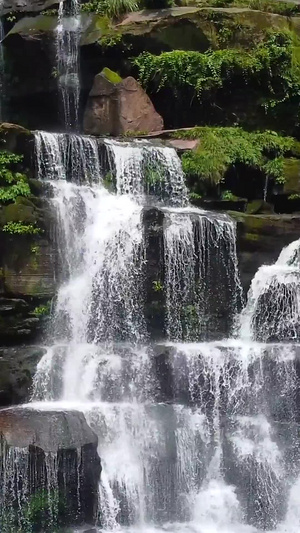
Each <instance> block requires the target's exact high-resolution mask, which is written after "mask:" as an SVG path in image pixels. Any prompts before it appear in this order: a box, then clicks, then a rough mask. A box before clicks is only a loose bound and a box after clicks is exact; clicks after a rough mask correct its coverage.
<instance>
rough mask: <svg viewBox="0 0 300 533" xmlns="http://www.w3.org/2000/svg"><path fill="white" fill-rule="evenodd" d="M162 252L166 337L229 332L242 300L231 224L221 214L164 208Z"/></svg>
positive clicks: (189, 209) (188, 336)
mask: <svg viewBox="0 0 300 533" xmlns="http://www.w3.org/2000/svg"><path fill="white" fill-rule="evenodd" d="M164 254H165V258H164V264H165V290H166V308H167V324H166V329H167V336H168V338H169V339H174V340H180V339H183V338H185V339H187V340H192V339H197V338H199V336H201V335H203V334H205V333H206V332H207V331H209V330H210V331H215V332H218V333H220V332H222V329H224V326H225V332H226V331H229V329H230V323H231V322H232V320H233V317H234V315H235V313H236V312H237V309H238V308H239V307H240V306H241V301H242V289H241V285H240V282H239V273H238V264H237V255H236V246H235V223H234V222H233V221H232V220H231V219H230V218H229V217H227V216H226V215H218V216H214V215H213V214H209V213H207V212H205V211H203V212H201V211H199V210H196V209H195V210H194V211H193V210H192V209H191V208H185V209H180V210H178V209H176V210H170V209H168V210H166V211H165V219H164Z"/></svg>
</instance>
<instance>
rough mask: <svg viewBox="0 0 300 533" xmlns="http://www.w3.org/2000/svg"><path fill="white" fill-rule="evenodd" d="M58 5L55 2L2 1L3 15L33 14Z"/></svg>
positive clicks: (49, 0) (31, 0)
mask: <svg viewBox="0 0 300 533" xmlns="http://www.w3.org/2000/svg"><path fill="white" fill-rule="evenodd" d="M55 4H58V2H57V0H4V1H3V4H2V5H3V11H4V13H10V12H13V13H26V12H27V13H34V12H39V11H42V10H43V9H48V8H49V7H50V6H54V5H55Z"/></svg>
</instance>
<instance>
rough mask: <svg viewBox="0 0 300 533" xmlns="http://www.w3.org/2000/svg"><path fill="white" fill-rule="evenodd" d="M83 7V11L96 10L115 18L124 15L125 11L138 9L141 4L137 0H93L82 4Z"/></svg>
mask: <svg viewBox="0 0 300 533" xmlns="http://www.w3.org/2000/svg"><path fill="white" fill-rule="evenodd" d="M81 9H82V11H86V12H94V13H97V14H99V15H105V16H107V17H109V18H112V19H115V18H119V17H120V16H121V15H124V13H129V12H130V11H137V10H138V9H139V4H138V1H137V0H91V1H90V2H87V3H85V4H82V6H81Z"/></svg>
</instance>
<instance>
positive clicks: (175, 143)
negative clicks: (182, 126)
mask: <svg viewBox="0 0 300 533" xmlns="http://www.w3.org/2000/svg"><path fill="white" fill-rule="evenodd" d="M168 145H169V146H172V148H175V150H179V151H185V150H195V149H196V148H197V146H198V145H199V140H197V139H196V140H193V139H170V140H169V141H168Z"/></svg>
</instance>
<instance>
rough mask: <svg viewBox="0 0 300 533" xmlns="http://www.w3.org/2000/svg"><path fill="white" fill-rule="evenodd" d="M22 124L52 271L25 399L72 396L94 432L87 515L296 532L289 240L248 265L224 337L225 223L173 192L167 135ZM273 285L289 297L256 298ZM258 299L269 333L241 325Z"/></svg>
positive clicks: (228, 298) (150, 531)
mask: <svg viewBox="0 0 300 533" xmlns="http://www.w3.org/2000/svg"><path fill="white" fill-rule="evenodd" d="M35 138H36V158H37V161H36V163H37V164H36V168H37V174H38V178H39V179H41V180H44V181H45V182H46V183H47V187H48V188H49V190H48V195H49V196H50V197H49V202H50V205H51V208H52V210H53V214H54V221H55V223H54V230H55V233H56V239H57V245H58V251H59V257H60V263H61V269H60V270H61V274H60V275H61V285H60V288H59V291H58V295H57V300H56V303H55V312H54V316H53V318H52V325H51V331H50V334H49V341H48V342H49V346H48V347H47V353H46V355H45V356H44V357H43V358H42V359H41V361H40V362H39V364H38V368H37V372H36V376H35V380H34V390H33V396H32V402H31V404H29V405H31V407H32V408H33V409H46V410H49V409H64V410H67V409H70V408H72V409H77V410H80V411H83V412H84V413H85V416H86V419H87V421H88V423H89V424H90V426H91V427H92V428H93V429H94V431H95V432H96V433H97V435H98V438H99V455H100V457H101V463H102V473H101V480H100V486H99V506H98V507H99V509H98V518H97V524H96V526H97V530H98V531H124V532H125V531H126V532H128V533H137V532H139V533H140V532H143V533H162V532H166V531H169V532H170V533H175V532H178V533H258V532H260V531H264V530H268V531H273V532H274V531H276V532H278V533H296V531H297V533H298V531H299V523H300V512H299V508H300V505H299V504H300V496H299V490H298V489H299V469H300V453H299V445H298V442H297V439H298V412H297V409H298V407H297V397H298V389H297V373H298V366H297V361H298V360H299V353H300V351H299V345H297V343H295V342H294V340H295V338H296V337H295V335H289V334H288V335H286V336H285V333H286V332H289V331H291V328H290V326H289V324H290V323H292V324H293V328H292V331H295V330H296V327H297V323H298V324H299V315H298V314H297V313H298V308H297V306H296V303H295V302H296V301H297V298H296V295H298V292H297V291H298V290H299V278H298V274H297V272H298V273H299V243H293V244H292V245H291V246H289V247H288V248H287V249H285V250H284V251H283V252H282V254H281V256H280V258H279V260H278V262H277V263H276V265H274V266H273V267H272V266H270V267H262V269H264V270H260V271H259V272H258V273H257V276H256V277H255V278H254V280H253V283H252V289H251V291H250V295H249V299H248V304H247V306H246V308H245V310H244V312H243V313H242V319H241V320H242V323H243V324H244V326H243V328H244V329H245V328H246V330H247V331H248V334H247V336H246V337H245V338H243V337H241V335H239V336H238V338H236V339H227V340H224V339H222V335H221V338H220V335H218V334H217V333H218V332H219V330H220V331H221V334H223V335H224V336H226V335H227V336H229V335H230V332H231V330H232V325H233V322H234V318H235V315H236V314H237V313H238V311H239V309H240V306H241V301H242V290H241V286H240V282H239V272H238V262H237V253H236V241H235V231H236V227H235V223H234V222H233V221H232V220H231V219H230V218H229V217H228V216H226V215H216V214H210V213H207V212H205V211H202V210H199V209H195V208H191V207H190V206H188V205H187V193H186V187H185V185H184V177H183V174H182V170H181V167H180V161H179V159H178V157H177V155H176V153H175V151H174V150H172V149H170V148H166V147H163V146H161V145H159V146H154V145H152V144H151V143H145V142H133V143H128V142H126V143H120V142H116V141H111V140H107V141H105V142H104V143H99V142H98V141H96V140H95V139H93V138H90V137H81V136H77V135H65V134H48V133H45V132H36V135H35ZM113 189H115V192H112V190H113ZM149 205H150V206H152V207H153V206H160V209H161V211H160V213H162V220H163V222H162V227H158V225H157V219H155V221H154V222H153V223H152V226H151V231H155V232H158V234H159V242H160V246H161V249H160V250H156V253H157V255H160V256H161V258H162V259H161V260H162V266H161V280H162V282H161V286H160V285H159V284H158V283H157V285H156V287H158V288H159V291H158V292H162V296H163V302H162V303H161V304H160V305H161V306H162V307H164V311H165V312H164V317H163V318H162V319H161V320H162V322H163V321H164V320H165V323H164V324H163V323H162V324H161V330H162V331H161V336H162V337H163V329H165V331H166V337H167V340H166V339H165V338H164V339H163V340H162V341H161V342H160V343H156V344H154V343H151V342H149V333H148V322H147V320H149V317H148V315H147V312H146V306H145V293H146V286H147V279H146V271H147V269H146V267H147V261H148V258H149V255H147V246H148V244H149V243H148V236H147V235H146V234H145V225H144V219H143V212H144V207H145V206H149ZM151 260H152V261H153V257H152V259H151ZM274 276H275V278H274ZM278 285H279V286H280V287H281V289H280V290H282V291H283V292H284V291H285V294H287V293H288V294H290V295H291V296H290V299H289V302H290V303H289V304H288V303H287V304H286V307H284V306H283V303H282V302H283V300H282V299H281V300H280V296H279V295H278V293H277V292H275V293H274V294H273V293H272V294H273V295H272V296H271V299H272V301H271V303H272V309H270V310H269V311H268V312H267V311H266V310H267V307H266V300H265V298H264V293H268V291H269V290H270V287H271V288H272V290H273V287H277V286H278ZM154 292H155V291H154ZM274 295H276V298H275V297H274ZM277 296H278V298H277ZM297 297H298V296H297ZM260 298H262V299H263V301H261V302H259V299H260ZM284 302H285V300H284ZM274 310H275V311H274ZM276 310H277V311H276ZM261 313H264V323H263V327H264V330H263V331H265V332H268V331H270V330H272V335H269V333H266V334H264V335H256V334H254V333H253V328H254V326H253V324H254V323H255V321H256V322H257V321H258V319H259V316H260V314H261ZM274 313H275V314H276V313H277V316H279V315H280V320H281V322H282V325H280V328H281V329H280V331H281V335H280V338H279V336H278V335H274V334H273V330H274V324H275V318H274ZM297 321H298V322H297ZM245 323H246V324H248V325H247V326H245ZM258 323H259V324H260V322H258ZM287 325H288V326H287ZM261 327H262V324H261ZM243 328H242V331H244V330H243ZM247 328H248V329H247ZM249 332H250V333H249ZM256 337H257V339H258V340H261V342H256V341H255V340H254V339H255V338H256ZM269 337H271V338H273V337H274V342H269V343H268V344H266V343H265V340H267V338H269ZM199 338H201V339H203V342H199ZM206 338H207V339H208V340H207V341H205V339H206ZM211 338H218V339H219V340H214V341H211ZM191 340H194V341H195V342H187V341H191ZM278 340H281V341H284V342H281V343H280V342H278ZM291 341H293V342H291ZM298 352H299V353H298ZM297 524H298V526H297ZM297 527H298V529H297ZM74 531H79V529H78V530H74Z"/></svg>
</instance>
